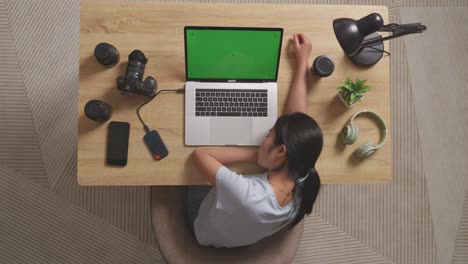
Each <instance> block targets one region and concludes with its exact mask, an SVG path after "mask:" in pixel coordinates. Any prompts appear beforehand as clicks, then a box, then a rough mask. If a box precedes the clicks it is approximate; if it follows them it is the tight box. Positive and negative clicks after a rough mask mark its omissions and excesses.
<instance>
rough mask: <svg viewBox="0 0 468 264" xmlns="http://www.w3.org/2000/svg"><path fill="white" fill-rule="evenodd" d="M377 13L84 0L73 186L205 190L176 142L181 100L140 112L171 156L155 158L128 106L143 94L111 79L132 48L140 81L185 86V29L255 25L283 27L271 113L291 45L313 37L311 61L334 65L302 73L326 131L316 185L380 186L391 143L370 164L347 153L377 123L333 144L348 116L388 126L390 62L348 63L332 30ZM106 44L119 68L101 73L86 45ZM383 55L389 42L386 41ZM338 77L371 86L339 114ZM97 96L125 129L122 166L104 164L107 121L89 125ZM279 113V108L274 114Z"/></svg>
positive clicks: (166, 99) (160, 101) (312, 109)
mask: <svg viewBox="0 0 468 264" xmlns="http://www.w3.org/2000/svg"><path fill="white" fill-rule="evenodd" d="M372 12H378V13H380V14H381V15H382V17H383V18H384V21H385V22H389V21H388V10H387V8H386V7H384V6H331V5H275V4H208V3H206V4H182V3H88V2H82V4H81V14H80V19H81V25H80V33H81V36H80V37H81V38H80V91H79V143H78V182H79V184H81V185H188V184H208V182H207V181H206V180H205V179H204V177H203V176H202V175H200V173H199V172H198V171H197V170H196V169H195V168H194V167H193V164H192V163H191V160H190V159H188V157H189V155H190V153H191V152H192V150H193V148H189V147H185V146H184V142H183V140H184V114H183V113H184V111H183V109H184V96H183V95H181V94H172V93H168V94H160V95H159V96H158V97H157V98H156V99H155V100H154V101H153V102H151V103H150V104H148V105H147V106H145V107H144V108H143V109H142V116H143V118H144V120H145V121H146V122H147V123H148V125H149V126H150V127H151V128H153V129H157V130H158V131H159V133H160V134H161V137H162V138H163V139H164V141H165V143H166V145H167V147H168V149H169V151H170V154H169V156H168V157H167V158H165V159H164V160H162V161H154V160H153V159H152V157H151V155H150V153H149V151H148V149H147V147H146V146H145V145H144V143H143V139H142V138H143V135H144V131H143V127H142V125H141V124H140V122H139V121H138V118H137V116H136V113H135V110H136V108H137V106H138V105H139V104H141V103H142V102H144V101H145V100H147V98H146V97H143V96H136V97H126V96H123V95H120V92H119V91H118V90H117V88H116V83H115V79H116V78H117V77H118V76H121V75H122V74H123V73H124V71H125V67H126V64H127V58H128V54H129V53H130V52H131V51H132V50H133V49H140V50H142V51H143V52H144V53H145V54H146V56H147V57H148V58H149V62H148V64H147V66H146V71H145V77H146V76H148V75H151V76H153V77H155V78H156V79H157V80H158V82H159V89H176V88H181V87H183V86H184V82H185V66H184V65H185V64H184V63H185V61H184V35H183V33H184V26H186V25H198V26H202V25H205V26H207V25H210V26H251V27H252V26H254V27H282V28H284V39H283V50H282V56H281V62H280V69H279V79H278V104H279V105H278V109H279V111H282V109H283V104H284V101H285V98H286V96H287V93H288V89H289V87H290V83H291V80H292V76H293V71H294V65H295V64H294V63H295V59H294V56H293V53H292V45H291V43H290V39H291V37H292V35H293V33H296V32H304V33H306V34H307V35H308V36H309V38H310V39H311V41H312V45H313V48H312V54H311V57H310V62H311V63H312V61H313V60H314V58H315V57H317V56H318V55H322V54H328V55H329V56H330V57H331V58H332V59H333V60H334V61H335V64H336V68H335V72H334V73H333V75H332V76H330V77H328V78H322V79H317V78H314V77H312V76H311V77H310V82H309V88H310V92H309V94H308V98H307V100H308V113H309V114H310V115H311V116H312V117H313V118H314V119H316V120H317V122H318V123H319V124H320V126H321V127H322V129H323V132H324V142H325V143H324V149H323V152H322V155H321V157H320V159H319V161H318V163H317V170H318V172H319V174H320V176H321V179H322V182H323V183H328V184H330V183H382V182H388V181H389V180H390V179H391V176H392V161H391V148H390V147H391V145H392V144H391V137H389V138H388V141H387V144H386V145H385V146H384V147H383V148H382V149H380V150H378V151H377V152H376V153H375V154H374V155H373V156H371V157H370V158H368V159H366V160H364V161H359V160H358V159H356V158H354V156H353V155H352V152H353V151H354V149H356V148H357V146H358V145H360V144H361V143H362V142H363V141H365V140H373V141H374V142H376V141H378V140H379V139H380V133H379V130H378V127H377V124H376V123H374V122H373V121H372V120H370V119H368V118H365V117H362V118H358V119H357V120H356V124H357V125H359V127H360V129H361V131H362V132H361V136H360V137H359V139H358V141H357V142H356V143H355V144H354V145H352V146H344V145H342V144H341V143H340V142H339V141H338V134H339V132H340V130H341V129H342V127H343V125H344V123H345V122H346V120H347V119H348V118H349V117H350V116H351V115H352V114H353V113H355V112H356V111H358V110H361V109H371V110H374V111H376V112H378V113H379V114H380V115H382V117H383V118H384V119H385V120H386V122H387V125H388V126H389V128H390V81H389V74H390V72H389V57H388V56H384V57H383V58H382V60H381V61H380V62H379V63H378V64H377V65H375V66H374V67H372V68H370V69H363V68H358V67H356V66H354V65H352V64H351V63H350V62H349V61H348V59H347V58H346V57H345V54H344V53H343V51H342V50H341V48H340V47H339V44H338V42H337V41H336V38H335V35H334V33H333V29H332V21H333V19H335V18H340V17H350V18H355V19H359V18H361V17H363V16H365V15H367V14H369V13H372ZM100 42H108V43H111V44H113V45H114V46H116V48H117V49H118V50H119V51H120V54H121V59H120V62H119V64H118V65H117V66H115V67H113V68H110V69H107V68H104V67H103V66H101V65H99V64H98V63H97V62H96V61H95V59H94V57H93V51H94V47H95V46H96V45H97V44H98V43H100ZM385 45H386V49H387V50H388V45H389V42H385ZM346 77H350V78H352V79H355V78H361V79H367V80H368V84H369V85H370V86H371V87H372V88H373V90H372V91H371V92H369V93H368V94H367V95H366V96H365V98H364V101H363V102H361V103H360V104H358V105H356V106H354V107H353V108H351V109H347V108H346V107H344V106H343V105H342V103H341V102H340V101H339V100H338V99H337V98H336V97H335V95H336V94H337V90H336V87H338V86H341V84H342V82H343V80H345V79H346ZM91 99H101V100H104V101H106V102H108V103H110V104H111V105H112V107H113V115H112V118H111V120H113V121H125V122H129V123H130V124H131V131H130V143H129V144H130V146H129V153H128V165H127V166H126V167H124V168H113V167H108V166H106V165H105V150H106V140H107V128H108V123H109V122H106V123H103V124H99V123H96V122H94V121H91V120H89V119H87V118H86V117H85V115H84V110H83V109H84V105H85V104H86V102H88V101H89V100H91ZM279 113H281V112H279ZM243 165H245V164H240V165H237V166H235V167H234V168H235V169H237V170H238V171H239V172H244V173H248V172H258V171H260V169H259V168H258V167H256V166H254V165H247V166H243Z"/></svg>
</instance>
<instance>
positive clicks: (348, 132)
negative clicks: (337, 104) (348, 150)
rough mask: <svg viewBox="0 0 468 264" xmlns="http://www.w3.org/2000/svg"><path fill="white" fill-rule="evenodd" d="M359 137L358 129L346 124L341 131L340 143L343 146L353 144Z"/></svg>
mask: <svg viewBox="0 0 468 264" xmlns="http://www.w3.org/2000/svg"><path fill="white" fill-rule="evenodd" d="M358 136H359V127H357V126H355V125H351V124H348V125H346V126H345V127H344V128H343V129H342V130H341V141H343V143H344V144H348V145H351V144H354V142H356V140H357V138H358Z"/></svg>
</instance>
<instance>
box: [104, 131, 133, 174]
mask: <svg viewBox="0 0 468 264" xmlns="http://www.w3.org/2000/svg"><path fill="white" fill-rule="evenodd" d="M129 135H130V124H129V123H126V122H110V124H109V133H108V135H107V164H109V165H116V166H125V165H127V156H128V137H129Z"/></svg>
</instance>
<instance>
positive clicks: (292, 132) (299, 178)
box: [274, 113, 323, 228]
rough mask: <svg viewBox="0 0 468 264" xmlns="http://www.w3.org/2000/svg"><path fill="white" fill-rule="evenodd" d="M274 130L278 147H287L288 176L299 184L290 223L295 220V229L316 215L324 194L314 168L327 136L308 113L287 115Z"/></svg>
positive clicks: (277, 123)
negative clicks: (311, 215) (314, 209)
mask: <svg viewBox="0 0 468 264" xmlns="http://www.w3.org/2000/svg"><path fill="white" fill-rule="evenodd" d="M274 127H275V145H277V146H278V145H284V146H285V147H286V158H287V161H288V175H289V177H291V179H293V180H294V181H295V186H294V188H293V190H292V194H293V210H291V212H290V215H289V218H288V219H286V221H290V220H291V219H292V221H291V225H290V227H291V228H292V227H294V226H295V225H297V223H299V222H300V221H301V220H302V218H304V216H305V215H309V214H310V213H311V212H312V207H313V206H314V203H315V200H316V199H317V195H318V193H319V190H320V178H319V175H318V173H317V171H316V170H315V168H314V167H315V164H316V162H317V160H318V158H319V156H320V153H321V152H322V148H323V134H322V130H321V129H320V126H319V125H318V124H317V122H316V121H315V120H314V119H313V118H311V117H310V116H308V115H306V114H304V113H292V114H287V115H283V116H281V117H279V118H278V120H276V124H275V126H274ZM311 167H312V168H311Z"/></svg>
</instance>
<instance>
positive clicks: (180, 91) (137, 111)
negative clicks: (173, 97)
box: [136, 88, 185, 133]
mask: <svg viewBox="0 0 468 264" xmlns="http://www.w3.org/2000/svg"><path fill="white" fill-rule="evenodd" d="M184 91H185V89H184V88H180V89H177V90H160V91H158V92H157V93H156V94H155V95H153V97H151V98H150V99H149V100H148V101H146V102H144V103H143V104H141V105H140V106H139V107H138V108H137V110H136V113H137V116H138V119H140V122H141V123H142V124H143V129H145V132H146V133H148V132H149V128H148V126H147V125H146V124H145V122H144V121H143V119H142V118H141V116H140V108H142V107H143V106H144V105H146V104H147V103H149V102H151V101H153V99H154V98H156V96H158V94H159V93H162V92H175V93H183V92H184Z"/></svg>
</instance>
